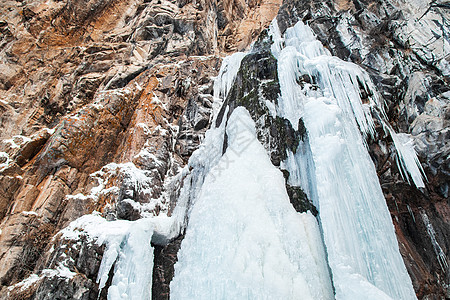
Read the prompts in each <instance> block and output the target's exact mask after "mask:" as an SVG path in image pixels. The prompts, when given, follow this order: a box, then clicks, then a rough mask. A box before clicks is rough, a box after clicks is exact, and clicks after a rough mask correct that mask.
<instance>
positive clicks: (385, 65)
mask: <svg viewBox="0 0 450 300" xmlns="http://www.w3.org/2000/svg"><path fill="white" fill-rule="evenodd" d="M0 12H1V14H0V15H1V19H0V59H1V62H0V129H1V130H0V222H1V223H0V229H1V231H0V263H1V265H2V268H1V269H0V283H1V285H2V290H1V292H0V297H1V298H2V299H69V298H70V297H73V299H97V298H98V294H99V293H100V299H106V296H107V287H108V286H109V285H110V284H111V279H112V278H111V277H110V280H109V282H108V283H107V284H106V287H104V288H103V289H102V290H101V291H100V288H99V283H98V281H97V273H98V270H99V268H100V264H101V261H102V256H103V253H104V251H105V245H102V244H101V243H95V242H93V241H91V240H89V239H85V240H84V239H81V240H80V241H79V243H74V241H73V240H69V239H65V238H63V237H61V235H60V234H58V232H59V231H60V230H61V229H63V228H65V227H66V226H67V225H68V224H69V223H70V222H71V221H73V220H75V219H77V218H79V217H81V216H83V215H85V214H90V213H92V212H94V211H98V212H99V213H100V214H101V215H102V216H103V217H104V218H106V219H107V220H117V219H123V220H130V221H132V220H136V219H139V218H141V217H145V216H155V215H159V214H160V213H162V212H163V213H166V214H168V215H170V214H172V212H173V208H174V207H175V204H176V202H177V197H178V195H179V193H180V189H182V188H183V187H182V186H181V185H179V184H178V185H177V184H172V182H173V181H172V180H170V179H172V178H176V177H177V176H181V177H182V176H184V175H183V174H181V173H180V168H182V167H184V166H185V165H186V163H187V162H188V160H189V157H190V156H191V154H192V153H193V151H194V150H196V149H197V148H198V147H199V145H200V143H201V141H202V139H203V137H204V135H205V131H206V130H207V129H208V128H209V127H210V126H211V125H212V121H213V120H212V111H213V109H214V108H213V102H214V96H213V80H214V76H216V75H217V74H218V71H219V68H220V65H221V61H222V59H221V57H222V56H224V55H225V54H227V53H232V52H235V51H241V50H245V49H249V46H250V44H251V43H252V42H254V41H256V42H255V44H254V46H253V48H252V49H253V50H252V52H251V53H250V54H249V55H247V56H246V57H245V58H244V59H243V61H242V63H241V68H240V70H239V72H238V75H237V77H236V81H235V84H234V86H233V87H232V88H231V90H230V92H229V95H228V97H227V99H226V101H225V104H226V105H229V108H230V109H229V110H228V111H226V110H225V106H223V108H222V110H221V111H220V113H219V116H218V118H217V120H216V124H217V125H219V124H220V122H221V121H222V119H224V118H226V117H227V116H229V115H230V114H231V112H232V110H233V109H234V108H235V107H237V106H245V107H246V108H247V109H248V110H249V112H250V113H251V115H252V118H253V119H254V120H255V122H256V124H257V127H258V128H257V134H258V138H259V139H260V141H261V142H262V144H263V145H264V146H265V148H266V150H268V151H269V153H270V157H271V160H272V163H273V164H274V165H276V166H280V165H282V164H281V162H282V161H283V160H285V159H286V149H291V150H293V151H294V150H295V149H297V148H298V145H299V142H301V140H302V139H303V138H304V136H305V128H304V127H303V126H302V124H303V123H302V122H299V127H298V128H292V126H290V123H289V122H286V120H284V119H283V118H280V117H278V116H275V115H273V114H272V113H271V110H270V107H271V105H273V106H275V105H277V99H278V94H279V90H280V87H279V83H278V74H277V70H276V62H275V59H274V57H273V56H272V54H271V53H270V45H271V41H270V38H269V37H268V33H267V30H265V29H266V28H267V27H268V25H269V23H270V22H271V20H272V19H273V18H275V17H276V18H277V20H278V24H279V25H280V29H281V31H282V32H283V31H284V30H286V28H287V27H289V26H292V25H293V24H295V23H296V22H297V21H298V20H303V21H304V22H305V23H308V24H309V25H310V26H311V27H312V28H313V30H314V32H315V33H316V35H317V37H318V38H319V39H320V41H321V42H322V43H323V44H324V45H325V46H326V47H327V48H328V49H329V50H330V51H331V53H332V54H333V55H336V56H338V57H340V58H341V59H343V60H348V61H352V62H355V63H357V64H359V65H360V66H362V67H363V68H364V69H366V70H367V71H368V72H369V74H370V75H371V78H372V80H373V81H374V83H375V84H376V86H377V88H378V89H379V91H380V93H381V94H382V95H383V98H384V99H385V101H386V105H387V107H386V113H387V115H388V118H389V121H390V123H391V125H392V126H393V127H394V128H395V129H396V130H397V131H399V132H405V133H407V134H410V135H411V136H412V137H413V140H414V143H415V148H416V151H417V153H418V155H419V158H420V160H421V163H422V166H423V167H424V172H425V174H426V177H427V183H426V188H425V189H421V190H419V189H417V188H415V187H414V186H412V185H409V184H408V183H406V182H405V181H404V180H403V179H402V177H401V170H399V168H398V164H397V162H396V160H397V157H396V153H395V151H394V148H393V141H392V140H391V139H390V138H389V137H388V136H387V135H386V134H385V133H384V132H383V130H382V128H381V126H380V127H379V128H377V133H378V136H377V137H376V138H374V139H373V140H371V141H369V146H370V149H371V155H372V159H373V161H374V163H375V165H376V168H377V171H378V174H379V178H380V182H381V184H382V188H383V192H384V194H385V198H386V201H387V204H388V206H389V209H390V211H391V215H392V219H393V222H394V225H395V227H396V232H397V237H398V240H399V245H400V250H401V253H402V255H403V258H404V261H405V265H406V267H407V269H408V272H409V274H410V276H411V278H412V281H413V285H414V288H415V290H416V293H417V296H418V298H419V299H445V298H450V290H449V288H448V287H449V285H450V269H449V267H448V265H449V263H450V262H449V251H450V244H449V241H450V223H449V222H450V207H449V205H450V204H449V200H448V199H449V198H448V197H449V182H450V180H449V178H450V161H449V157H450V156H449V155H450V144H449V140H450V131H449V130H450V88H449V87H448V86H449V80H450V79H449V75H450V65H449V64H450V60H449V58H450V56H449V53H450V45H449V39H448V37H449V34H450V29H449V26H448V22H449V21H448V20H449V18H448V17H449V12H450V11H449V5H448V4H447V3H446V2H441V1H431V2H428V1H425V2H424V1H418V0H417V1H409V2H408V1H402V0H382V1H370V0H368V1H359V0H354V1H346V0H336V1H315V0H308V1H292V0H285V1H283V2H282V1H281V0H256V1H227V0H226V1H213V0H200V1H194V2H191V1H188V0H174V1H166V0H162V1H161V0H158V1H157V0H119V1H111V0H83V1H75V0H63V1H40V0H26V1H21V2H17V1H9V0H6V1H2V3H0ZM299 80H300V81H301V80H303V81H307V80H308V78H300V79H299ZM226 113H227V115H225V114H226ZM224 147H226V145H225V146H224ZM280 168H282V167H280ZM288 176H289V174H286V177H288ZM175 182H176V181H175ZM178 182H180V181H178ZM287 190H288V193H289V196H290V198H291V202H292V203H293V205H294V206H295V207H296V209H298V210H299V211H303V210H311V211H313V212H315V213H317V211H316V210H315V208H314V206H312V204H311V203H310V202H309V201H308V200H307V199H306V197H305V195H304V193H303V192H302V191H301V190H296V189H295V188H293V187H290V186H287ZM181 239H182V236H180V237H178V238H176V239H175V240H173V241H170V242H166V243H162V244H155V245H154V246H155V258H154V274H155V275H154V277H153V298H154V299H168V297H169V292H168V289H169V283H170V280H171V277H172V276H173V264H174V262H175V261H176V253H177V250H178V249H179V247H180V243H181ZM24 279H26V280H25V281H24Z"/></svg>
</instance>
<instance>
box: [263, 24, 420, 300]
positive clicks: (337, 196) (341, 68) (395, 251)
mask: <svg viewBox="0 0 450 300" xmlns="http://www.w3.org/2000/svg"><path fill="white" fill-rule="evenodd" d="M270 31H271V35H272V38H273V40H274V44H273V45H272V53H273V55H274V56H275V57H276V58H277V60H278V76H279V80H280V87H281V99H279V105H278V107H277V113H278V114H279V115H280V116H283V117H285V118H287V119H289V120H290V121H291V123H292V125H293V126H296V124H297V122H298V119H299V118H302V119H303V121H304V124H305V127H306V129H307V133H308V138H307V140H306V141H305V142H303V143H301V145H300V147H299V148H300V149H299V150H300V151H297V152H296V154H293V153H288V159H287V160H286V161H285V164H284V167H285V168H287V170H288V171H289V172H290V173H291V174H293V175H294V176H293V177H292V179H291V184H293V185H299V186H301V187H302V188H303V189H304V190H305V191H306V192H307V194H308V196H309V198H310V199H311V200H312V201H313V203H314V204H315V205H316V207H317V208H318V210H319V213H320V224H321V229H322V234H323V240H324V243H325V248H326V251H327V254H328V257H327V259H328V264H329V267H330V270H331V273H332V278H333V285H334V288H335V297H336V299H415V297H416V296H415V293H414V290H413V287H412V284H411V280H410V278H409V276H408V273H407V271H406V268H405V265H404V263H403V260H402V257H401V255H400V252H399V248H398V243H397V239H396V236H395V231H394V226H393V224H392V220H391V217H390V214H389V211H388V208H387V205H386V201H385V199H384V196H383V193H382V190H381V187H380V184H379V181H378V177H377V173H376V170H375V167H374V165H373V162H372V160H371V158H370V156H369V154H368V151H367V148H366V138H367V136H370V135H373V134H374V121H373V116H372V112H378V113H377V116H378V117H379V118H380V120H381V122H383V124H384V126H385V127H386V128H387V129H388V130H389V132H390V134H391V136H392V138H393V140H394V143H395V146H396V150H397V153H398V157H399V165H400V166H401V170H403V175H404V176H407V174H409V176H410V177H411V178H412V179H413V181H414V183H415V184H416V186H417V187H424V184H423V180H422V175H421V167H420V164H419V162H418V160H417V156H416V154H415V151H414V149H413V146H412V143H411V142H410V141H409V139H408V137H407V136H406V135H398V134H396V133H395V132H394V131H393V130H392V129H391V128H390V126H389V125H388V123H387V121H386V119H385V115H384V112H383V104H382V103H381V99H380V97H378V96H377V95H378V94H377V92H376V89H375V87H374V86H373V83H372V82H371V80H370V78H369V76H368V75H367V74H366V73H365V72H364V71H363V70H362V69H361V68H360V67H358V66H357V65H355V64H352V63H349V62H344V61H342V60H340V59H339V58H337V57H333V56H331V55H330V53H329V51H328V50H327V49H325V48H324V47H323V45H322V44H321V43H320V42H319V41H318V40H317V39H316V37H315V36H314V34H313V32H312V30H311V29H310V28H309V27H308V26H307V25H305V24H303V23H302V22H298V23H297V24H296V25H295V26H294V27H292V28H289V29H287V30H286V32H285V33H284V36H282V35H281V33H280V31H279V29H278V26H277V23H276V21H274V22H273V23H272V24H271V28H270ZM301 76H308V77H309V78H310V80H309V81H310V82H311V83H304V84H303V85H300V84H299V83H298V81H297V79H298V78H299V77H301ZM362 94H364V95H366V99H363V97H362V96H361V95H362ZM294 128H296V127H294Z"/></svg>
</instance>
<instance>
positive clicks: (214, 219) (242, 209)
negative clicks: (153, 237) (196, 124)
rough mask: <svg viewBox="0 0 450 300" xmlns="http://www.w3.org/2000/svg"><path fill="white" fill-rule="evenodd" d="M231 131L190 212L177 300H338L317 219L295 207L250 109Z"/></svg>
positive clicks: (174, 288)
mask: <svg viewBox="0 0 450 300" xmlns="http://www.w3.org/2000/svg"><path fill="white" fill-rule="evenodd" d="M226 132H227V135H228V149H227V151H226V153H225V154H224V155H223V156H222V157H221V158H220V160H219V161H218V162H217V164H216V165H215V166H214V167H213V168H212V169H211V170H210V172H209V173H208V174H207V175H206V179H205V181H204V183H203V186H202V189H201V192H200V193H199V195H198V199H197V200H196V201H195V203H194V205H193V208H192V211H191V213H190V218H189V226H188V227H187V231H186V236H185V239H184V240H183V242H182V245H181V249H180V252H179V253H178V259H179V260H178V263H177V264H176V265H175V276H174V279H173V281H172V283H171V299H311V300H313V299H314V300H317V299H333V291H332V286H331V281H330V276H329V274H328V267H327V264H326V256H325V252H324V249H323V246H322V240H321V237H320V232H319V227H318V224H317V221H316V219H315V217H314V216H313V215H312V214H311V213H309V212H308V213H302V214H299V213H297V212H296V211H295V210H294V208H293V207H292V205H291V204H290V202H289V198H288V195H287V192H286V189H285V186H284V178H283V175H282V173H281V172H280V171H279V170H278V169H277V168H276V167H274V166H273V165H272V163H271V161H270V159H269V157H268V155H267V153H266V151H265V149H264V147H263V146H262V145H261V144H260V143H259V141H258V140H257V138H256V133H255V124H254V122H253V120H252V119H251V117H250V115H249V113H248V112H247V110H246V109H245V108H243V107H238V108H236V109H235V110H234V111H233V113H232V115H231V117H230V119H229V120H228V125H227V127H226Z"/></svg>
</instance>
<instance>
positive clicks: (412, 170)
mask: <svg viewBox="0 0 450 300" xmlns="http://www.w3.org/2000/svg"><path fill="white" fill-rule="evenodd" d="M386 127H387V128H388V129H389V133H390V134H391V137H392V140H393V141H394V145H395V150H396V151H397V165H398V167H399V170H400V174H401V175H402V177H403V179H404V180H407V181H408V183H409V179H410V178H411V179H412V181H413V182H414V185H415V186H416V187H418V188H425V184H424V182H423V179H422V176H423V177H425V172H424V171H423V169H422V166H421V164H420V161H419V159H418V158H417V154H416V150H414V144H413V140H412V139H411V137H410V136H409V135H407V134H405V133H395V131H394V130H393V129H392V128H391V126H389V125H387V126H386ZM408 174H409V175H408Z"/></svg>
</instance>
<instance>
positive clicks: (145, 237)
mask: <svg viewBox="0 0 450 300" xmlns="http://www.w3.org/2000/svg"><path fill="white" fill-rule="evenodd" d="M152 235H153V223H152V220H151V219H140V220H137V221H135V222H133V225H132V226H131V227H130V230H129V232H128V234H127V236H126V237H125V240H124V241H123V243H122V245H123V246H122V248H121V249H120V252H119V257H118V260H117V261H116V265H115V267H114V277H113V279H112V283H111V286H110V287H109V289H108V300H141V299H151V295H152V272H153V247H152V246H151V245H150V242H151V239H152Z"/></svg>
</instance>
